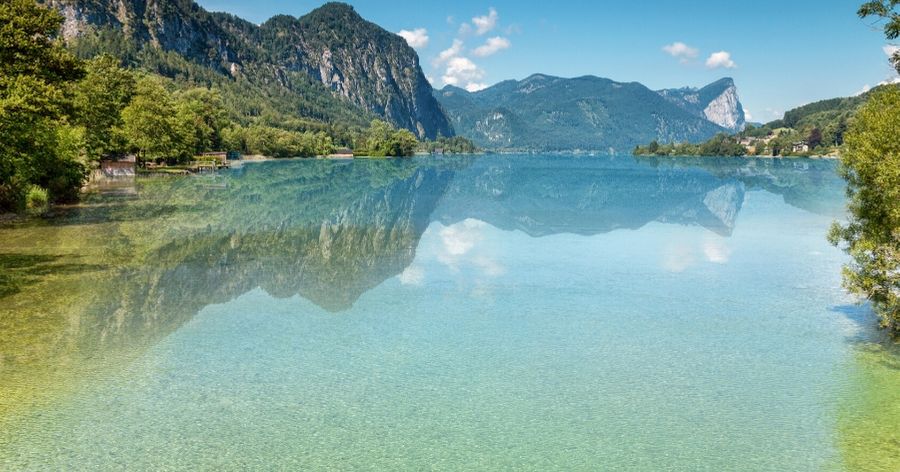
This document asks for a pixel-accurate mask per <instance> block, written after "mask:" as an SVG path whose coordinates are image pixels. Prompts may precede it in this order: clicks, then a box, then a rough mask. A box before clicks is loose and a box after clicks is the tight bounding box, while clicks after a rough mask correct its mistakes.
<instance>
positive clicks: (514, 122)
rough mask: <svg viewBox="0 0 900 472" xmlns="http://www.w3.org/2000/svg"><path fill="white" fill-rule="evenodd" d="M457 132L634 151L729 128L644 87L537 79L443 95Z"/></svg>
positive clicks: (494, 143)
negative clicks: (650, 144) (643, 145)
mask: <svg viewBox="0 0 900 472" xmlns="http://www.w3.org/2000/svg"><path fill="white" fill-rule="evenodd" d="M435 97H436V98H437V99H438V101H440V102H441V105H443V107H444V110H445V111H446V112H447V114H448V116H449V117H450V121H451V123H452V124H453V127H454V129H455V130H456V132H457V133H458V134H460V135H462V136H465V137H467V138H469V139H472V140H473V141H475V143H476V144H477V145H479V146H482V147H485V148H493V149H525V150H544V151H562V150H587V151H601V152H610V153H621V152H629V151H631V149H633V148H634V146H636V145H637V144H641V143H644V142H649V141H652V140H659V141H662V142H669V141H702V140H705V139H708V138H709V137H711V136H713V135H715V134H716V133H720V132H723V131H725V128H723V127H722V126H719V125H718V124H716V123H713V122H711V121H709V120H708V119H707V118H706V117H704V116H701V115H699V114H697V113H695V112H694V111H693V109H692V108H690V107H685V106H684V105H682V104H679V103H677V102H673V101H672V100H670V99H667V98H665V97H663V96H662V95H661V94H660V93H657V92H654V91H653V90H650V89H649V88H647V87H645V86H643V85H641V84H639V83H636V82H631V83H621V82H615V81H612V80H609V79H604V78H599V77H594V76H585V77H578V78H574V79H564V78H559V77H552V76H548V75H543V74H535V75H532V76H531V77H528V78H527V79H525V80H522V81H515V80H509V81H505V82H500V83H498V84H496V85H494V86H492V87H489V88H487V89H484V90H481V91H479V92H467V91H465V90H463V89H460V88H457V87H452V86H447V87H445V88H444V89H442V90H439V91H435Z"/></svg>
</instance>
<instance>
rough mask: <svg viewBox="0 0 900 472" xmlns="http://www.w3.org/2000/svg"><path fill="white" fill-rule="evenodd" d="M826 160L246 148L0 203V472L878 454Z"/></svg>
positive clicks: (870, 337)
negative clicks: (38, 206)
mask: <svg viewBox="0 0 900 472" xmlns="http://www.w3.org/2000/svg"><path fill="white" fill-rule="evenodd" d="M835 166H836V164H835V163H834V161H828V160H810V159H784V160H782V159H726V158H722V159H707V158H702V159H700V158H633V157H628V156H621V157H590V156H561V155H560V156H533V155H532V156H524V155H522V156H479V157H449V156H448V157H444V158H414V159H405V160H353V161H328V160H288V161H270V162H262V163H246V164H245V165H243V166H242V167H240V168H236V169H232V170H229V171H225V172H220V173H218V174H215V175H206V176H196V177H188V178H182V177H176V178H140V179H138V180H137V182H136V183H135V182H124V183H120V184H108V185H103V186H101V187H98V188H96V189H94V191H92V192H91V193H90V194H89V195H87V197H86V198H85V201H84V202H83V203H82V204H80V205H78V206H76V207H71V208H64V209H61V210H59V211H58V212H57V213H58V214H56V215H55V216H54V217H53V218H47V219H34V220H21V221H15V222H7V223H4V224H2V225H0V269H2V275H0V469H3V470H48V469H49V470H86V469H102V470H116V469H153V470H159V469H177V470H197V469H222V468H226V469H235V468H237V469H241V468H264V469H339V470H347V469H381V470H398V469H442V470H443V469H460V470H473V469H528V470H547V469H559V470H597V469H601V468H602V469H612V470H660V469H667V470H716V471H718V470H792V471H803V470H823V469H824V470H840V469H846V470H859V469H860V468H862V467H865V468H867V470H897V468H898V467H900V464H898V462H900V459H898V458H900V431H898V429H900V428H898V426H897V425H898V424H900V354H898V352H897V349H896V348H894V347H892V346H891V344H890V343H889V342H887V341H886V340H884V339H882V337H881V336H882V335H881V333H879V332H878V331H877V329H875V324H876V323H875V321H874V315H872V314H871V313H870V312H869V309H868V308H867V307H866V306H864V305H862V306H859V305H857V304H856V300H855V299H854V298H853V297H851V296H849V295H848V294H846V293H845V291H844V290H843V289H842V288H841V274H840V271H841V266H842V264H844V263H846V262H847V258H846V256H845V255H844V254H843V253H841V252H840V251H839V250H838V249H836V248H833V247H831V246H830V245H829V244H828V243H827V241H826V240H825V234H826V233H827V231H828V228H829V226H830V225H831V223H832V222H833V221H835V220H838V219H841V218H843V215H844V204H845V199H844V186H843V182H842V181H841V180H840V179H839V178H838V177H837V176H836V175H835Z"/></svg>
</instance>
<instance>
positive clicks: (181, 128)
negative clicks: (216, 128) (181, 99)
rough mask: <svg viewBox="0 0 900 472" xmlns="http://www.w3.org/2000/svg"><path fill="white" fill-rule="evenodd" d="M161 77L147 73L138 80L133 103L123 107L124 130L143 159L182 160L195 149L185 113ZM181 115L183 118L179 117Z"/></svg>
mask: <svg viewBox="0 0 900 472" xmlns="http://www.w3.org/2000/svg"><path fill="white" fill-rule="evenodd" d="M176 112H177V109H176V107H175V102H174V100H173V99H172V96H171V94H170V93H169V92H168V91H167V90H166V89H165V87H163V85H162V83H161V81H160V79H158V78H154V77H143V78H141V79H140V80H138V81H137V84H136V86H135V94H134V97H133V98H132V99H131V103H130V104H129V105H128V106H127V107H125V109H124V110H122V131H123V133H124V136H125V138H126V139H127V140H128V145H129V146H130V147H131V148H132V149H133V150H136V151H137V152H138V157H139V158H140V159H141V160H156V159H167V160H175V161H177V160H179V159H185V158H187V157H189V155H190V152H191V149H190V147H191V146H190V142H191V139H190V137H189V136H186V135H185V133H186V129H187V127H186V126H185V125H184V119H183V117H178V116H176ZM179 119H181V121H179Z"/></svg>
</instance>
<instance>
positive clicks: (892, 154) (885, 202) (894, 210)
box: [829, 87, 900, 333]
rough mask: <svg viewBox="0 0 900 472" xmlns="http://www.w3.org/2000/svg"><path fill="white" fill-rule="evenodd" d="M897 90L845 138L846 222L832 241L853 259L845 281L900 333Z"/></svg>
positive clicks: (881, 97) (874, 104) (874, 102)
mask: <svg viewBox="0 0 900 472" xmlns="http://www.w3.org/2000/svg"><path fill="white" fill-rule="evenodd" d="M897 123H900V89H898V88H896V87H888V88H886V89H884V90H880V91H878V92H876V93H874V94H872V96H871V97H870V99H869V102H868V103H867V104H866V105H865V106H863V108H862V109H861V110H860V111H859V112H858V113H857V115H856V119H855V121H854V122H853V124H852V125H851V127H850V130H849V132H848V133H847V135H846V138H845V144H846V149H845V152H844V154H843V156H842V163H843V166H842V168H841V172H842V174H843V176H844V178H845V179H847V195H848V197H849V199H850V204H849V210H850V219H849V222H848V223H847V224H846V225H844V226H841V225H839V224H835V225H834V226H833V228H832V230H831V233H830V235H829V239H830V241H831V242H832V243H833V244H835V245H838V244H843V245H844V247H845V249H846V251H847V253H849V254H850V256H851V257H852V261H853V262H852V263H851V264H850V265H848V266H847V267H845V269H844V283H845V285H846V287H847V288H848V289H849V290H851V291H853V292H854V293H857V294H860V295H863V296H865V297H867V298H868V299H869V300H870V301H871V302H872V305H873V307H874V309H875V311H876V313H877V314H878V315H879V317H880V318H881V322H882V325H883V326H884V327H886V328H888V329H890V330H891V331H893V332H894V333H900V139H898V135H897Z"/></svg>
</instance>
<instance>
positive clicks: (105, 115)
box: [74, 54, 135, 161]
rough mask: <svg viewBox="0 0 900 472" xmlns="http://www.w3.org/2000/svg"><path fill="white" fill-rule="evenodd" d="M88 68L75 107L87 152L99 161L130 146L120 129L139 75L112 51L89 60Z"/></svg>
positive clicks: (89, 156)
mask: <svg viewBox="0 0 900 472" xmlns="http://www.w3.org/2000/svg"><path fill="white" fill-rule="evenodd" d="M85 69H86V71H87V74H86V75H85V78H84V80H82V81H80V82H79V83H78V85H77V86H76V87H75V94H74V107H75V110H76V116H77V122H78V123H79V124H80V125H81V126H83V127H84V129H85V153H86V155H87V157H88V158H89V159H90V160H93V161H97V160H100V159H101V158H103V157H107V156H114V155H118V154H122V153H123V152H124V150H125V148H126V142H125V139H124V136H122V134H121V133H119V132H118V131H119V130H120V129H121V128H122V126H123V122H122V113H121V112H122V109H123V108H125V107H126V106H127V105H128V103H129V102H130V101H131V97H132V96H133V95H134V92H135V77H134V74H132V73H131V72H130V71H128V70H126V69H123V68H121V67H119V60H118V59H116V58H114V57H113V56H110V55H108V54H103V55H100V56H97V57H95V58H94V59H92V60H90V61H88V62H87V64H86V66H85Z"/></svg>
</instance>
